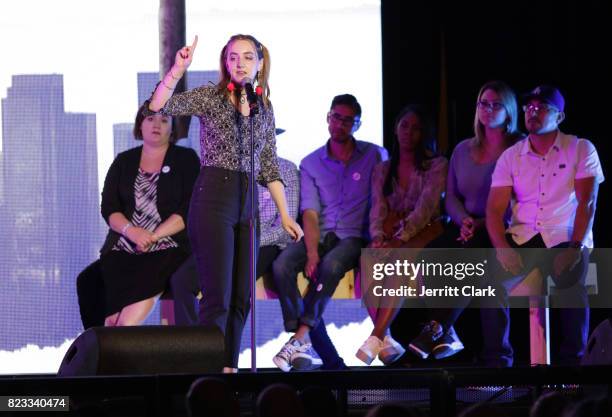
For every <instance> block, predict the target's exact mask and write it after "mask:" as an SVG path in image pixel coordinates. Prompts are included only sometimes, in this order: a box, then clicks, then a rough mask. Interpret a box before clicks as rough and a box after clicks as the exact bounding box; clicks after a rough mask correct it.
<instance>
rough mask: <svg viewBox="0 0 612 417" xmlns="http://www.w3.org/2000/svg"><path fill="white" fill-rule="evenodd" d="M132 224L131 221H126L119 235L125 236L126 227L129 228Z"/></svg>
mask: <svg viewBox="0 0 612 417" xmlns="http://www.w3.org/2000/svg"><path fill="white" fill-rule="evenodd" d="M132 226H133V224H132V222H127V223H126V224H125V226H123V227H122V228H121V236H125V232H126V231H127V229H129V228H130V227H132Z"/></svg>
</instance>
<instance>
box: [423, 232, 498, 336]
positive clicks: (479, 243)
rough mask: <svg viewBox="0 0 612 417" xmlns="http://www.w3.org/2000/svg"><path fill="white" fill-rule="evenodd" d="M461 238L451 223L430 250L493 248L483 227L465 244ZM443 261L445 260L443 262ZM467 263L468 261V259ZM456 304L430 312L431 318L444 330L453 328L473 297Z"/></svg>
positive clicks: (429, 246)
mask: <svg viewBox="0 0 612 417" xmlns="http://www.w3.org/2000/svg"><path fill="white" fill-rule="evenodd" d="M459 236H460V229H459V227H457V226H456V225H455V224H454V223H451V224H449V225H447V226H446V228H445V229H444V233H443V234H442V235H441V236H440V237H438V238H437V239H435V240H433V241H432V242H431V243H430V244H429V245H427V247H428V248H448V249H458V248H465V249H476V248H491V247H492V244H491V240H490V239H489V234H488V233H487V229H486V228H484V227H482V228H480V229H478V230H476V232H475V233H474V236H473V237H472V238H471V239H470V240H468V241H467V242H465V243H463V242H460V241H458V240H457V238H458V237H459ZM428 261H438V260H434V259H428ZM441 261H443V259H442V260H441ZM466 261H467V259H466ZM454 301H456V304H455V306H454V307H453V308H432V310H431V312H430V317H431V318H432V319H433V320H436V321H437V322H439V323H441V324H442V326H443V328H444V329H448V328H449V327H450V326H453V325H454V324H455V322H456V321H457V319H458V318H459V316H460V315H461V313H462V312H463V310H464V309H465V308H466V307H467V306H468V304H469V303H470V301H471V297H456V299H455V300H454Z"/></svg>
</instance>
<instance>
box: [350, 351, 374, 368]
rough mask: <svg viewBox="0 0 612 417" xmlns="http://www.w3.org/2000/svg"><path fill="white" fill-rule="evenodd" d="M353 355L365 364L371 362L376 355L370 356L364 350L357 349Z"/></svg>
mask: <svg viewBox="0 0 612 417" xmlns="http://www.w3.org/2000/svg"><path fill="white" fill-rule="evenodd" d="M355 357H356V358H357V359H359V360H360V361H361V362H363V363H365V364H366V365H369V364H371V363H372V361H373V360H374V358H375V357H376V356H374V357H371V356H370V355H368V354H367V353H366V352H365V351H363V350H361V349H359V350H358V351H357V353H355Z"/></svg>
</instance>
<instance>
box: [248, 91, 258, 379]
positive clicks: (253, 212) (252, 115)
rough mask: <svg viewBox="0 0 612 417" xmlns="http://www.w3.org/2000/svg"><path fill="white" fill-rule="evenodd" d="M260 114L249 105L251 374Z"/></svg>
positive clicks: (254, 343)
mask: <svg viewBox="0 0 612 417" xmlns="http://www.w3.org/2000/svg"><path fill="white" fill-rule="evenodd" d="M257 113H259V107H258V100H257V99H256V100H255V102H254V103H249V131H250V135H251V140H250V146H251V154H250V156H251V166H250V170H251V172H250V176H249V185H248V186H249V192H250V199H251V215H250V217H249V283H250V287H251V372H257V354H256V351H257V339H256V338H255V301H256V294H255V290H256V285H257V284H256V282H257V276H256V273H257V257H256V253H255V252H256V248H257V236H256V234H255V227H256V225H257V207H255V201H256V200H257V189H256V188H255V187H256V183H255V134H254V133H255V132H254V122H255V115H256V114H257Z"/></svg>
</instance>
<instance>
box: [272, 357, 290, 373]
mask: <svg viewBox="0 0 612 417" xmlns="http://www.w3.org/2000/svg"><path fill="white" fill-rule="evenodd" d="M272 362H274V365H276V367H277V368H279V369H280V370H281V371H283V372H289V371H290V370H291V365H290V364H288V363H287V362H286V361H285V360H284V359H281V358H279V357H277V356H275V357H273V358H272Z"/></svg>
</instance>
